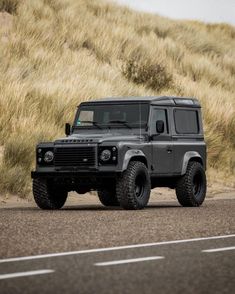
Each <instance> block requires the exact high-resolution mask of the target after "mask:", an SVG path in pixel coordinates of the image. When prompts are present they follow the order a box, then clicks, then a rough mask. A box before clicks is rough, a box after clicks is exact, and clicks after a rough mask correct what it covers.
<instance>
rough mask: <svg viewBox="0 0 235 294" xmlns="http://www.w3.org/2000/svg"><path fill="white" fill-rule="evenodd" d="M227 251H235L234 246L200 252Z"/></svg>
mask: <svg viewBox="0 0 235 294" xmlns="http://www.w3.org/2000/svg"><path fill="white" fill-rule="evenodd" d="M228 250H235V246H233V247H223V248H214V249H206V250H202V252H208V253H210V252H220V251H228Z"/></svg>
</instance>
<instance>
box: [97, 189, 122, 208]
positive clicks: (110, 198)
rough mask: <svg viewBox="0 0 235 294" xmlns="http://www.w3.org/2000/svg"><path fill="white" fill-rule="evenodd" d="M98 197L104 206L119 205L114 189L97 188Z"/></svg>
mask: <svg viewBox="0 0 235 294" xmlns="http://www.w3.org/2000/svg"><path fill="white" fill-rule="evenodd" d="M98 197H99V200H100V202H101V203H102V204H103V205H104V206H119V202H118V200H117V197H116V191H115V189H111V188H110V189H102V190H98Z"/></svg>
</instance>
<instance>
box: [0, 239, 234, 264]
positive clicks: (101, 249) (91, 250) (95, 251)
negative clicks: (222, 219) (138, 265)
mask: <svg viewBox="0 0 235 294" xmlns="http://www.w3.org/2000/svg"><path fill="white" fill-rule="evenodd" d="M234 237H235V234H233V235H224V236H213V237H202V238H193V239H185V240H174V241H163V242H156V243H145V244H134V245H124V246H116V247H106V248H97V249H87V250H79V251H69V252H60V253H50V254H41V255H31V256H22V257H12V258H5V259H0V263H5V262H13V261H24V260H33V259H41V258H50V257H60V256H68V255H77V254H88V253H98V252H106V251H115V250H124V249H134V248H143V247H154V246H162V245H171V244H181V243H188V242H197V241H206V240H216V239H225V238H234Z"/></svg>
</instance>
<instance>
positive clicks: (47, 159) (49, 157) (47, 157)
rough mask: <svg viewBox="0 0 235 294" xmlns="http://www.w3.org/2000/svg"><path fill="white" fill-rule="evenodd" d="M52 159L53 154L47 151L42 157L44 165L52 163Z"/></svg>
mask: <svg viewBox="0 0 235 294" xmlns="http://www.w3.org/2000/svg"><path fill="white" fill-rule="evenodd" d="M53 159H54V153H53V152H52V151H47V152H46V153H45V155H44V161H45V162H46V163H49V162H52V161H53Z"/></svg>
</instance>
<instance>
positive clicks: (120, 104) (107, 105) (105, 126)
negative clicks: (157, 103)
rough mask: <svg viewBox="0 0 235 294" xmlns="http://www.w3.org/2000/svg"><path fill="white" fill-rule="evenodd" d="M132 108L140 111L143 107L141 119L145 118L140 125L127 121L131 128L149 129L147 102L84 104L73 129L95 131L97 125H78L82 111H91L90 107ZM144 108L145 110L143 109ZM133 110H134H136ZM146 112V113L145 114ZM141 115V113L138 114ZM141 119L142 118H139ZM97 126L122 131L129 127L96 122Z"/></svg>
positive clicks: (76, 116)
mask: <svg viewBox="0 0 235 294" xmlns="http://www.w3.org/2000/svg"><path fill="white" fill-rule="evenodd" d="M128 106H129V107H131V106H134V108H136V109H139V107H141V110H142V111H141V117H144V122H142V123H140V122H136V123H132V122H129V121H126V122H127V123H128V124H129V125H130V126H131V128H133V129H134V128H140V127H141V128H145V129H146V128H147V125H148V121H149V112H150V104H149V103H146V102H121V103H117V102H115V103H101V102H98V103H92V102H90V103H82V104H81V105H80V106H79V107H78V110H77V113H76V115H75V119H74V123H73V129H95V128H96V126H95V125H92V124H91V125H85V126H83V125H77V122H78V118H79V115H80V113H81V111H82V110H87V109H89V107H91V109H92V108H94V107H114V108H116V109H118V107H128ZM143 106H144V108H143ZM134 108H133V110H135V109H134ZM144 112H145V113H144ZM138 113H139V112H138ZM139 117H140V116H139ZM96 124H99V125H100V126H101V127H102V128H103V129H108V128H118V129H119V128H121V129H123V128H124V129H125V128H127V126H125V124H123V123H99V122H98V121H96Z"/></svg>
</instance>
